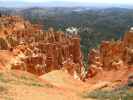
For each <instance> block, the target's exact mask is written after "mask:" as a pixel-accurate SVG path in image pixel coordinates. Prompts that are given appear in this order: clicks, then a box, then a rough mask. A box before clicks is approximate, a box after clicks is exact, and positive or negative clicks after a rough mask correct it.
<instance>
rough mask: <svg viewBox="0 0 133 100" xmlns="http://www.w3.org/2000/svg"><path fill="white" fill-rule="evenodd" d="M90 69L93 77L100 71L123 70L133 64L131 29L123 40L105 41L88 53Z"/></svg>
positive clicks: (90, 75) (89, 75) (132, 33)
mask: <svg viewBox="0 0 133 100" xmlns="http://www.w3.org/2000/svg"><path fill="white" fill-rule="evenodd" d="M88 59H89V71H88V74H87V77H93V76H95V75H96V74H97V73H99V72H100V71H110V70H121V69H124V68H129V67H132V66H133V32H132V31H129V32H127V33H126V34H125V36H124V38H123V39H122V40H118V41H116V42H115V41H112V42H110V41H103V42H102V43H101V46H100V48H99V49H97V50H94V49H93V50H91V51H90V52H89V55H88Z"/></svg>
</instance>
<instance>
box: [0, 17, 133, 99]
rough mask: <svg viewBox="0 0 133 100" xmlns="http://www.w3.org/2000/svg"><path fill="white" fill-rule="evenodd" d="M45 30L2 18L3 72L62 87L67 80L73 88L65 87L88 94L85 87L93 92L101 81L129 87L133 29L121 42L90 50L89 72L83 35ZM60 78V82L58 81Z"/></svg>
mask: <svg viewBox="0 0 133 100" xmlns="http://www.w3.org/2000/svg"><path fill="white" fill-rule="evenodd" d="M42 27H43V26H42V25H38V24H31V23H30V22H29V21H25V20H24V19H23V18H22V17H19V16H1V17H0V70H1V71H5V72H7V71H9V72H10V71H13V72H14V71H16V73H18V74H19V73H26V75H28V74H32V75H34V76H35V77H37V78H39V79H41V80H43V81H45V80H47V81H50V82H51V83H53V84H54V85H55V86H58V87H60V85H59V83H58V81H59V80H62V79H63V78H64V79H66V80H67V82H68V83H69V85H66V84H67V82H66V84H65V85H64V83H62V84H63V86H62V87H65V88H67V89H68V88H69V89H70V91H71V90H73V91H76V90H77V91H80V90H81V89H83V91H84V88H86V89H89V88H90V90H91V91H92V90H94V89H95V87H97V84H99V82H101V83H102V84H101V83H100V85H99V86H100V87H101V86H103V84H104V82H107V84H108V86H110V85H111V86H112V84H114V83H116V84H117V85H121V84H128V80H129V76H132V74H133V31H132V30H130V31H129V32H127V33H125V35H124V37H123V38H122V39H120V40H117V41H102V42H101V45H100V46H99V48H97V49H92V50H90V51H88V63H89V64H88V70H87V71H86V70H85V68H84V64H83V58H84V55H83V53H82V51H81V46H80V36H79V35H78V34H77V33H76V34H75V33H67V32H63V31H55V30H54V29H53V28H49V30H48V31H45V30H43V29H42ZM52 77H54V78H53V79H50V78H52ZM62 77H63V78H62ZM58 78H59V80H58V81H54V80H55V79H58ZM69 79H70V80H69ZM130 80H131V81H132V78H130ZM56 82H57V83H56ZM70 83H72V84H71V85H72V87H71V85H70ZM62 84H61V85H62ZM107 84H104V85H107ZM116 84H115V85H116ZM50 86H51V85H50ZM99 86H98V88H99ZM53 87H54V86H53ZM54 88H56V87H54ZM86 89H85V90H86ZM55 91H56V89H55ZM61 91H62V89H61ZM67 91H68V90H67ZM70 91H69V92H70ZM63 94H64V92H63ZM16 100H17V99H16ZM18 100H19V99H18ZM22 100H23V99H22ZM29 100H30V99H29ZM63 100H65V99H63ZM71 100H78V99H77V98H76V99H71ZM79 100H80V99H79ZM81 100H82V99H81ZM90 100H91V99H90Z"/></svg>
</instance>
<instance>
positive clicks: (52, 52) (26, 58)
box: [0, 16, 83, 78]
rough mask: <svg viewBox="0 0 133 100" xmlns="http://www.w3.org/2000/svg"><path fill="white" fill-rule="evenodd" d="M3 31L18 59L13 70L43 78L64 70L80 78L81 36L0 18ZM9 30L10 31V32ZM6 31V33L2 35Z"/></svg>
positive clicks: (13, 65) (18, 20)
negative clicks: (42, 76)
mask: <svg viewBox="0 0 133 100" xmlns="http://www.w3.org/2000/svg"><path fill="white" fill-rule="evenodd" d="M0 21H2V23H5V24H2V25H1V26H3V27H1V30H2V31H1V32H0V34H4V35H3V37H4V39H5V40H7V42H8V44H9V46H8V50H10V51H11V52H12V53H13V54H14V56H15V62H13V63H12V67H11V69H19V70H24V71H28V72H31V73H33V74H36V75H42V74H45V73H48V72H50V71H52V70H58V69H65V70H66V71H67V72H68V73H70V74H71V75H73V76H75V75H76V76H77V77H78V78H80V76H81V73H82V69H83V64H82V53H81V50H80V37H79V36H78V35H68V34H67V33H64V32H61V31H54V29H53V28H50V29H49V30H48V31H45V32H44V30H42V29H41V27H40V26H39V25H32V24H30V22H28V21H24V20H23V19H22V18H20V17H17V16H8V17H6V16H3V17H0ZM8 31H9V32H8ZM3 32H4V33H3Z"/></svg>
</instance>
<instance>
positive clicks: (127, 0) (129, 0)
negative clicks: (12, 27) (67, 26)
mask: <svg viewBox="0 0 133 100" xmlns="http://www.w3.org/2000/svg"><path fill="white" fill-rule="evenodd" d="M0 1H6V2H8V1H16V2H18V1H22V2H30V3H36V2H49V1H50V2H52V1H70V2H82V3H109V4H133V0H0Z"/></svg>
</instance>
